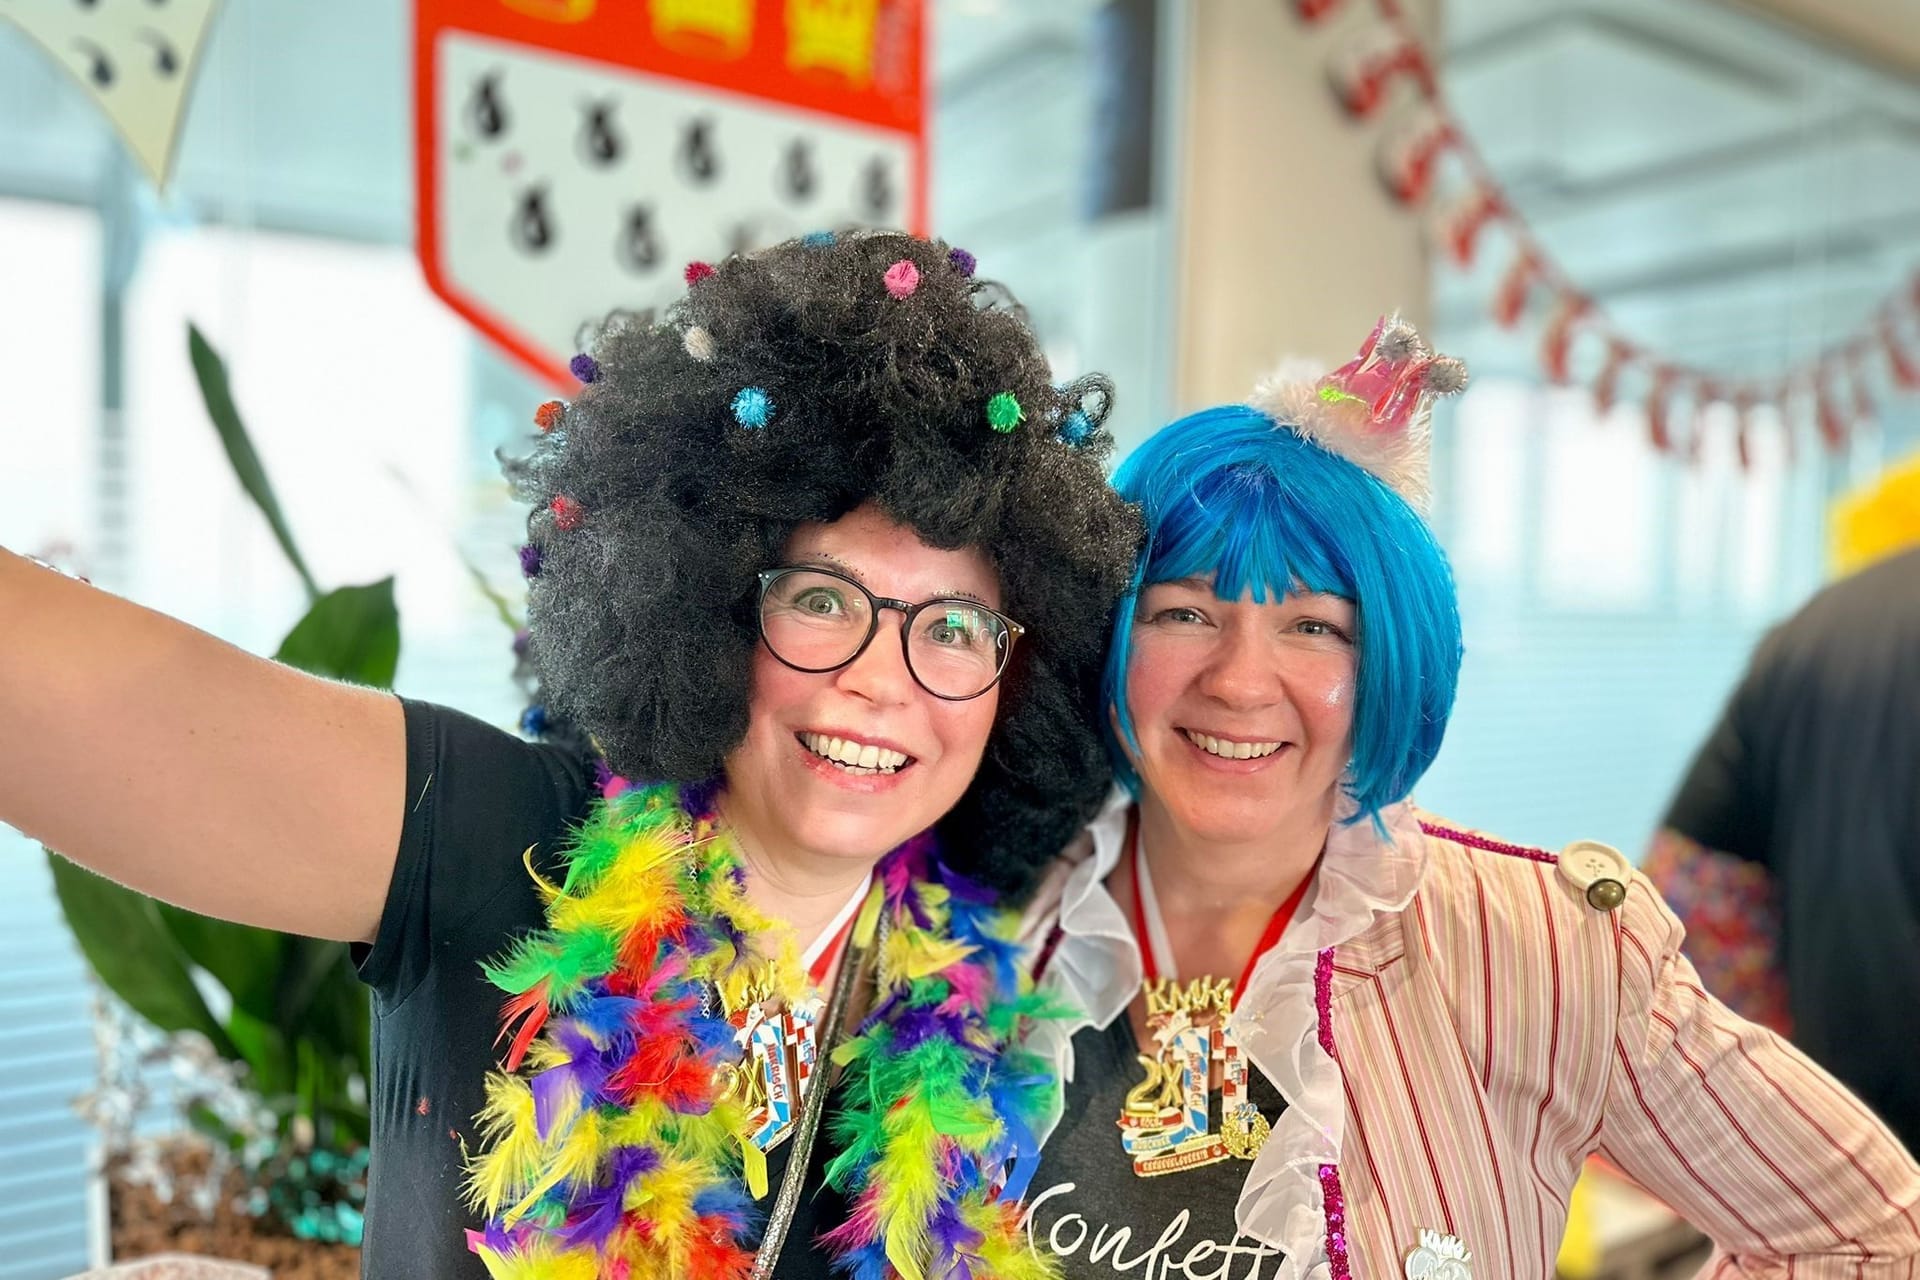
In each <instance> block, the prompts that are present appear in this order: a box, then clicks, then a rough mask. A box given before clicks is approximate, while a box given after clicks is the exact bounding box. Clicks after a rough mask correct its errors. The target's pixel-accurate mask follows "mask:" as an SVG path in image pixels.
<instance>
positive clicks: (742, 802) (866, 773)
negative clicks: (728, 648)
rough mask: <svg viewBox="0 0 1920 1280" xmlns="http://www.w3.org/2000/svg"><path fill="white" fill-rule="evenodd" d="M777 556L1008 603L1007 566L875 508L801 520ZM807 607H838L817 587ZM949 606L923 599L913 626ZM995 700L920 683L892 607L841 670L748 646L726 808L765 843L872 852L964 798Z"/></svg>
mask: <svg viewBox="0 0 1920 1280" xmlns="http://www.w3.org/2000/svg"><path fill="white" fill-rule="evenodd" d="M781 564H783V565H818V566H821V567H823V568H827V569H832V570H835V571H837V572H839V573H843V574H846V575H848V576H849V577H852V578H854V579H855V580H857V581H858V582H860V583H861V584H862V585H864V586H865V587H866V588H867V590H868V591H870V592H872V593H873V594H874V595H876V596H886V597H891V598H893V599H898V600H908V601H913V602H918V601H921V600H927V599H932V598H934V597H957V598H965V599H973V600H977V601H979V602H981V603H983V604H985V605H987V606H988V607H990V608H995V609H997V608H999V607H1000V583H999V578H998V576H997V575H996V574H995V573H994V571H993V567H992V565H991V564H990V563H989V562H988V560H987V558H986V556H985V555H984V554H983V553H982V552H980V551H979V550H977V549H974V548H967V549H965V550H960V551H942V550H939V549H936V548H934V547H930V546H928V545H927V544H926V543H924V542H922V541H921V540H920V538H919V536H918V535H917V534H915V533H914V531H913V530H912V529H911V528H908V527H907V526H905V525H901V524H897V523H895V522H894V521H892V520H890V519H888V518H887V517H886V516H885V515H883V514H881V513H880V512H879V511H877V510H876V509H874V508H872V507H860V508H858V509H857V510H855V511H853V512H851V513H849V514H848V515H846V516H844V517H843V518H841V519H839V520H836V521H834V522H833V523H832V524H808V525H802V526H801V527H800V528H799V529H798V530H796V531H795V533H794V535H793V537H792V538H791V539H789V540H788V542H787V545H786V547H785V549H784V551H783V552H782V555H781ZM849 590H850V588H849ZM806 606H807V607H808V608H810V609H816V610H829V609H831V608H834V607H837V605H836V602H834V601H831V600H827V599H825V598H818V599H816V598H813V597H809V598H808V600H807V601H806ZM948 617H949V615H947V614H945V613H943V612H941V611H939V610H929V611H927V612H925V613H923V614H922V615H921V616H920V618H919V619H918V623H917V625H919V626H921V627H936V628H937V627H940V626H943V625H945V623H946V621H947V619H948ZM943 636H944V633H943ZM999 705H1000V691H999V687H998V686H997V685H996V686H995V687H994V688H993V689H990V690H989V691H987V692H986V693H984V694H982V695H981V696H979V697H977V698H972V699H969V700H967V701H964V702H951V701H946V700H944V699H941V698H936V697H934V696H933V695H932V694H930V693H928V692H927V691H926V690H925V689H923V688H921V687H920V686H919V684H917V683H915V681H914V678H913V675H912V674H911V673H910V672H909V671H908V669H907V664H906V660H905V657H904V655H903V654H902V652H901V648H900V615H899V614H898V613H895V612H893V611H891V610H887V611H884V612H882V613H881V614H880V618H879V629H878V630H877V631H876V633H875V634H874V637H873V640H872V642H871V643H869V644H868V645H867V647H866V650H865V651H864V652H863V653H861V655H860V656H859V658H857V659H855V660H854V661H853V662H851V663H849V664H848V665H847V666H844V667H841V668H839V669H838V670H835V671H826V672H821V673H818V674H810V673H807V672H802V671H796V670H794V669H792V668H791V667H788V666H786V665H785V664H783V663H782V662H780V660H779V659H777V658H775V657H774V656H773V654H772V653H771V652H770V651H769V650H768V648H767V646H766V644H765V643H764V642H762V643H761V644H760V645H759V646H758V647H757V648H756V650H755V652H754V661H753V694H752V703H751V706H750V710H749V723H748V726H747V736H746V738H745V739H744V740H743V741H742V742H741V743H740V745H739V746H737V747H735V748H734V750H733V751H732V753H731V754H729V755H728V757H727V762H726V770H727V796H726V801H725V806H724V808H725V813H726V816H727V819H728V821H729V822H730V823H732V824H733V826H734V827H735V828H736V829H738V830H739V831H740V832H741V834H742V836H743V838H745V839H746V840H747V841H748V842H749V843H750V845H751V846H752V847H754V848H756V849H758V850H760V851H761V852H763V853H765V854H767V855H769V856H774V857H778V856H780V855H782V854H787V855H798V856H803V857H806V858H809V859H818V858H821V857H834V858H849V859H859V860H863V861H867V862H871V861H873V860H874V859H876V858H878V857H879V856H880V855H881V854H883V853H885V852H886V851H887V850H889V849H891V848H893V847H894V846H896V845H898V844H900V843H901V842H902V841H904V840H906V839H907V838H908V837H910V836H913V835H915V834H917V833H919V832H921V831H923V830H925V829H926V828H928V827H930V826H932V825H933V823H934V822H935V821H936V820H937V819H939V818H940V817H941V815H943V814H945V813H946V812H947V810H949V809H951V808H952V807H953V806H954V805H955V804H956V803H957V802H958V801H959V799H960V797H961V796H962V795H963V794H964V793H965V792H966V789H967V787H968V785H969V784H971V783H972V781H973V775H974V772H975V770H977V769H978V768H979V765H980V758H981V755H982V754H983V753H984V752H985V751H986V746H987V737H988V735H989V734H990V733H991V732H992V731H993V722H994V715H995V713H996V712H997V711H998V709H999Z"/></svg>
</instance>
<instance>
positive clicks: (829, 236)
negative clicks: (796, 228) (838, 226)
mask: <svg viewBox="0 0 1920 1280" xmlns="http://www.w3.org/2000/svg"><path fill="white" fill-rule="evenodd" d="M833 241H834V234H833V232H831V231H809V232H807V234H805V235H803V236H801V237H800V243H801V244H803V245H806V246H807V248H809V249H824V248H826V247H827V246H828V245H831V244H832V243H833Z"/></svg>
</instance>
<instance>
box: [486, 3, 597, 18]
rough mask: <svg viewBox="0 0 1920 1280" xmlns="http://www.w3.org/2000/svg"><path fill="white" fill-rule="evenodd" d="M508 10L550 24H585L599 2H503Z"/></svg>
mask: <svg viewBox="0 0 1920 1280" xmlns="http://www.w3.org/2000/svg"><path fill="white" fill-rule="evenodd" d="M502 3H504V4H505V5H506V6H507V8H509V9H518V10H519V11H520V12H521V13H524V14H529V15H531V16H532V17H535V18H545V19H546V20H547V21H548V22H585V21H586V20H587V19H588V18H591V17H592V16H593V10H594V6H595V5H597V4H598V3H599V0H502Z"/></svg>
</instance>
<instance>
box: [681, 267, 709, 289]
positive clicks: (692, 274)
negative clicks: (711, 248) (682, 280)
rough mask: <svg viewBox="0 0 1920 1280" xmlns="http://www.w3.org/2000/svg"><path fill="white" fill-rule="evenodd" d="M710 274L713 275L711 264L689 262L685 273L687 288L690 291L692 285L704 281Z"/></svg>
mask: <svg viewBox="0 0 1920 1280" xmlns="http://www.w3.org/2000/svg"><path fill="white" fill-rule="evenodd" d="M712 274H713V264H712V263H710V262H689V263H688V264H687V271H686V275H687V287H688V288H689V289H691V288H692V287H693V286H694V285H696V284H699V283H700V282H701V281H702V280H705V279H706V278H707V277H708V276H710V275H712Z"/></svg>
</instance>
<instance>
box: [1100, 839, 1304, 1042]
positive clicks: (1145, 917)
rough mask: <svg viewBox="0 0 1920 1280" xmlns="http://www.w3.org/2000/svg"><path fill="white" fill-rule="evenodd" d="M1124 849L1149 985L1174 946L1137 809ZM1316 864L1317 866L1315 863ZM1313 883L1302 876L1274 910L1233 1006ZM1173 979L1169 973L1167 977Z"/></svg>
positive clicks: (1242, 976) (1236, 988)
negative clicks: (1128, 859)
mask: <svg viewBox="0 0 1920 1280" xmlns="http://www.w3.org/2000/svg"><path fill="white" fill-rule="evenodd" d="M1127 847H1128V850H1129V852H1130V854H1131V856H1132V858H1133V933H1134V936H1135V937H1136V938H1138V939H1139V941H1140V965H1141V969H1142V970H1143V972H1144V974H1145V977H1146V980H1147V981H1148V982H1149V983H1152V982H1157V981H1158V980H1159V979H1160V977H1161V968H1160V961H1159V958H1158V957H1159V955H1160V954H1163V953H1164V954H1165V955H1166V957H1167V959H1168V961H1169V962H1170V963H1169V964H1168V966H1167V967H1168V969H1169V970H1171V969H1172V968H1173V965H1172V964H1171V961H1172V960H1173V945H1172V943H1171V942H1170V941H1169V940H1168V938H1167V926H1166V924H1165V922H1164V921H1162V919H1161V917H1160V903H1159V900H1158V899H1157V898H1156V897H1155V896H1154V893H1153V876H1152V875H1151V874H1150V873H1149V872H1148V871H1147V859H1146V856H1145V855H1144V854H1142V853H1141V852H1140V819H1139V813H1138V811H1137V810H1136V811H1135V812H1134V813H1132V814H1130V815H1128V818H1127ZM1316 865H1318V864H1316ZM1312 883H1313V873H1312V872H1311V871H1309V872H1308V873H1307V874H1306V875H1305V876H1303V877H1301V880H1300V883H1299V885H1298V886H1297V887H1295V889H1294V891H1293V892H1292V893H1291V894H1288V895H1287V900H1286V901H1285V902H1282V903H1281V904H1280V905H1279V906H1278V907H1276V908H1274V912H1273V915H1272V917H1271V918H1269V919H1268V921H1267V927H1266V929H1265V931H1264V932H1262V933H1261V935H1260V941H1259V943H1258V945H1256V946H1255V947H1254V949H1253V954H1252V955H1250V956H1248V957H1247V965H1246V968H1244V969H1242V970H1241V971H1240V981H1238V982H1236V983H1234V984H1233V1004H1234V1007H1235V1008H1238V1007H1239V1005H1240V997H1241V996H1242V995H1244V994H1245V993H1246V990H1247V983H1248V982H1249V981H1251V980H1252V978H1253V967H1254V966H1255V965H1257V964H1259V963H1260V957H1261V956H1264V955H1265V954H1267V952H1269V951H1271V950H1272V949H1273V948H1274V946H1275V945H1276V944H1277V943H1278V942H1279V941H1280V938H1281V936H1282V935H1283V934H1285V933H1286V931H1287V926H1288V925H1289V924H1292V923H1293V917H1294V913H1295V912H1297V911H1299V910H1300V903H1301V902H1302V901H1303V900H1305V898H1306V896H1307V886H1308V885H1311V884H1312ZM1167 976H1168V977H1172V976H1173V975H1172V973H1171V972H1169V973H1168V974H1167Z"/></svg>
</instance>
